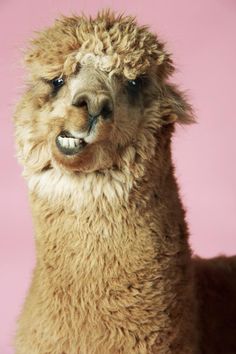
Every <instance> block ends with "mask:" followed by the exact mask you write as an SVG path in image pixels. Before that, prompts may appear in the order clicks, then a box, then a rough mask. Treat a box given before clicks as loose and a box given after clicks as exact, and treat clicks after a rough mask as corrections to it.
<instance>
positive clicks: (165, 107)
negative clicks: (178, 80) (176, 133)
mask: <svg viewBox="0 0 236 354" xmlns="http://www.w3.org/2000/svg"><path fill="white" fill-rule="evenodd" d="M161 122H162V124H163V125H165V124H171V123H174V122H177V123H180V124H191V123H195V117H194V113H193V109H192V107H191V105H190V104H189V103H188V102H187V99H186V97H185V94H184V93H183V92H181V91H180V90H179V89H177V87H176V86H174V85H171V84H166V85H165V86H164V87H163V88H162V90H161Z"/></svg>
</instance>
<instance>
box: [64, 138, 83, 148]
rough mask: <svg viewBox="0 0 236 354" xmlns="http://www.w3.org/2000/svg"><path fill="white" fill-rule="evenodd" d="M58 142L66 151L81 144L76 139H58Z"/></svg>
mask: <svg viewBox="0 0 236 354" xmlns="http://www.w3.org/2000/svg"><path fill="white" fill-rule="evenodd" d="M58 141H59V143H60V145H61V146H63V147H66V148H68V149H74V148H75V147H76V146H78V145H79V144H80V143H81V139H77V138H67V137H62V136H59V137H58Z"/></svg>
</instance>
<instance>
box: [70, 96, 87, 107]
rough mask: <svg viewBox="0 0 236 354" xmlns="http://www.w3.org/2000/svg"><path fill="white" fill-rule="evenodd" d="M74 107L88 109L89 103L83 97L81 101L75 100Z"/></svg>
mask: <svg viewBox="0 0 236 354" xmlns="http://www.w3.org/2000/svg"><path fill="white" fill-rule="evenodd" d="M72 105H73V106H75V107H80V108H83V107H84V108H86V109H87V108H88V103H87V101H86V99H85V98H84V97H81V98H79V99H76V100H73V102H72Z"/></svg>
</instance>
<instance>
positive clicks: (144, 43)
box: [26, 10, 174, 79]
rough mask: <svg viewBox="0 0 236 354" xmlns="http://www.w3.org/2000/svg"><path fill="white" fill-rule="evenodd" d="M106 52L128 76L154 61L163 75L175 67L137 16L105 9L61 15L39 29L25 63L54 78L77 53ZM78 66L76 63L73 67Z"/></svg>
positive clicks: (142, 71)
mask: <svg viewBox="0 0 236 354" xmlns="http://www.w3.org/2000/svg"><path fill="white" fill-rule="evenodd" d="M78 51H79V52H80V53H83V54H86V53H93V54H94V55H98V56H102V55H106V56H109V57H110V58H111V61H112V63H113V69H115V71H116V72H119V73H122V74H124V76H125V77H127V78H129V79H134V78H135V77H136V76H137V75H140V74H145V72H146V71H147V70H148V68H149V67H150V66H151V65H152V64H154V65H156V66H157V73H158V75H159V77H160V78H165V77H167V76H169V75H170V74H171V73H172V72H173V70H174V67H173V64H172V61H171V59H170V55H169V54H168V53H166V51H165V50H164V44H163V43H162V42H160V41H159V40H158V39H157V36H156V35H154V34H152V33H150V32H149V30H148V28H147V27H146V26H138V25H137V23H136V20H135V18H133V17H129V16H123V15H115V14H114V13H112V12H111V11H109V10H108V11H102V12H100V13H99V14H98V15H97V17H96V18H92V17H86V16H79V17H78V16H72V17H61V18H60V19H58V20H56V21H55V23H54V26H52V27H50V28H48V29H46V30H45V31H43V32H40V33H39V34H38V35H37V36H36V38H35V39H33V40H32V41H31V47H30V48H29V50H28V51H27V53H26V64H27V66H28V67H30V70H31V74H32V75H33V76H36V77H39V76H42V74H43V76H45V78H52V77H53V76H55V75H58V74H60V73H62V72H63V71H64V63H65V62H66V60H68V57H70V56H71V55H76V53H78ZM74 67H75V66H74Z"/></svg>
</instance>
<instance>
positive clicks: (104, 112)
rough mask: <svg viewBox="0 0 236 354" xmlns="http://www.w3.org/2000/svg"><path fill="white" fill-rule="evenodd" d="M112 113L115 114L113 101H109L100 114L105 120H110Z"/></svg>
mask: <svg viewBox="0 0 236 354" xmlns="http://www.w3.org/2000/svg"><path fill="white" fill-rule="evenodd" d="M112 112H113V104H112V102H111V100H107V101H106V102H105V104H104V105H103V107H102V109H101V112H100V114H101V116H102V117H103V118H104V119H108V118H110V117H111V115H112Z"/></svg>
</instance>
